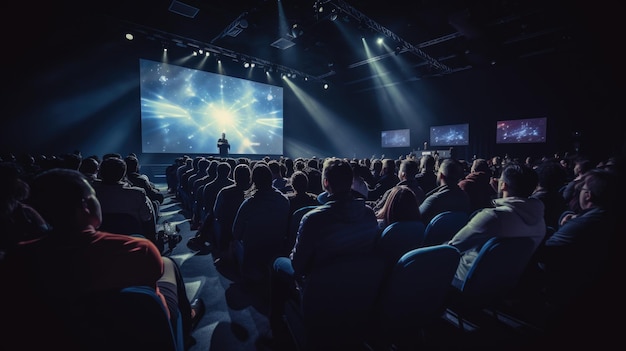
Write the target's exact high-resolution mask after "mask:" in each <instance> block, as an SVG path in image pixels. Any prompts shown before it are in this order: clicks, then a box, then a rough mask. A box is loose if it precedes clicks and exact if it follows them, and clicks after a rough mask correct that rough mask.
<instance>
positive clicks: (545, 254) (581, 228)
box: [537, 169, 621, 309]
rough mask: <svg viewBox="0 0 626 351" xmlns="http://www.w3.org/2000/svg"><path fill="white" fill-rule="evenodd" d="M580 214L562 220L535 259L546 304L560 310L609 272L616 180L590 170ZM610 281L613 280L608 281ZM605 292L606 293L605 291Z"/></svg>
mask: <svg viewBox="0 0 626 351" xmlns="http://www.w3.org/2000/svg"><path fill="white" fill-rule="evenodd" d="M581 184H582V187H581V189H580V193H579V195H578V202H579V206H580V208H581V212H580V213H578V214H569V215H567V216H565V218H564V223H563V224H562V225H561V226H560V227H559V228H558V229H557V230H556V232H555V233H554V234H552V235H551V236H550V237H549V238H548V239H547V240H546V242H545V243H544V245H542V246H541V247H540V248H539V250H538V252H537V257H538V261H539V264H540V267H541V268H542V269H543V272H544V273H545V281H546V284H547V286H546V293H547V299H548V302H549V303H550V304H551V305H552V306H553V307H555V308H558V309H560V308H562V307H565V306H567V305H569V304H570V303H572V302H574V301H575V300H576V298H579V297H580V296H584V294H585V293H587V292H590V291H592V290H591V289H592V288H594V287H596V283H597V282H599V281H600V278H601V277H602V274H603V273H604V272H607V271H609V269H610V268H612V267H611V266H610V265H611V264H615V263H611V261H610V259H611V258H614V257H615V256H612V254H614V253H615V252H617V251H614V250H619V249H616V247H621V246H619V245H615V244H616V241H615V240H617V236H618V235H620V234H621V233H618V230H617V229H616V228H618V221H617V220H618V218H617V214H616V207H615V199H616V192H617V191H618V187H619V185H618V181H617V178H616V176H615V175H614V174H613V173H611V172H608V171H605V170H601V169H593V170H590V171H588V172H586V173H585V175H584V176H582V178H581ZM608 279H609V280H613V279H614V277H613V276H610V277H608ZM607 290H608V289H607Z"/></svg>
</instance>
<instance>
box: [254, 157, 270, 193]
mask: <svg viewBox="0 0 626 351" xmlns="http://www.w3.org/2000/svg"><path fill="white" fill-rule="evenodd" d="M272 180H273V178H272V171H271V170H270V167H269V166H268V165H267V163H265V162H257V163H256V164H255V165H254V167H253V168H252V184H254V187H255V189H257V190H267V189H271V188H272Z"/></svg>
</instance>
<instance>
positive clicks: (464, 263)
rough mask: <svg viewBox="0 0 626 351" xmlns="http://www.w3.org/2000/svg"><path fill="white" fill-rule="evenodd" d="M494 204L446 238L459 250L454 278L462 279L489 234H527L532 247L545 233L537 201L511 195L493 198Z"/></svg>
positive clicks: (541, 211) (540, 208)
mask: <svg viewBox="0 0 626 351" xmlns="http://www.w3.org/2000/svg"><path fill="white" fill-rule="evenodd" d="M494 205H495V207H494V208H485V209H482V210H481V211H480V212H478V213H477V214H476V215H475V216H474V217H472V219H470V221H469V222H468V223H467V224H466V225H465V226H464V227H463V228H461V230H459V231H458V232H457V233H456V235H454V237H452V239H450V242H449V244H450V245H453V246H455V247H456V248H458V249H459V251H461V253H462V257H461V261H460V263H459V269H458V270H457V275H456V278H457V279H460V280H465V276H466V274H467V272H468V271H469V269H470V267H471V266H472V264H473V263H474V260H475V259H476V256H478V252H479V251H480V248H481V247H482V246H483V244H484V243H485V242H487V240H489V239H491V238H493V237H522V236H524V237H531V238H533V239H534V240H535V249H536V248H537V247H539V245H540V244H541V241H542V240H543V238H544V236H545V235H546V224H545V221H544V218H543V212H544V205H543V202H541V201H540V200H538V199H532V198H524V197H515V196H512V197H507V198H500V199H495V200H494Z"/></svg>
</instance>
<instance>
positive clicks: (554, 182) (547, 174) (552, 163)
mask: <svg viewBox="0 0 626 351" xmlns="http://www.w3.org/2000/svg"><path fill="white" fill-rule="evenodd" d="M536 172H537V176H538V177H539V179H538V185H539V186H540V187H541V188H543V189H546V190H558V189H559V188H561V187H562V186H563V185H565V182H566V180H567V173H566V170H565V169H564V168H563V166H561V165H560V163H559V162H557V161H556V160H547V161H543V162H541V163H540V164H539V166H538V167H537V170H536Z"/></svg>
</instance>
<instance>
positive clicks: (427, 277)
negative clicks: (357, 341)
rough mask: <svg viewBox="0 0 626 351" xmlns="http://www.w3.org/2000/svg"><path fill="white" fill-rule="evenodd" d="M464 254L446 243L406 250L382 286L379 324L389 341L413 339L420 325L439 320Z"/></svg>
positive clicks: (383, 334)
mask: <svg viewBox="0 0 626 351" xmlns="http://www.w3.org/2000/svg"><path fill="white" fill-rule="evenodd" d="M460 257H461V255H460V253H459V250H458V249H457V248H455V247H454V246H450V245H447V244H444V245H434V246H429V247H422V248H418V249H414V250H411V251H409V252H407V253H405V254H404V255H403V256H402V257H401V258H400V259H399V260H398V262H397V263H396V265H395V266H394V268H393V270H392V272H391V275H390V276H389V277H388V279H387V280H386V281H385V284H384V285H383V287H382V289H381V297H380V304H379V308H378V317H379V318H378V320H379V321H378V324H377V325H378V327H379V328H380V329H379V330H380V331H381V332H382V337H383V338H384V339H385V340H386V341H387V342H397V341H399V340H408V339H414V338H415V333H416V332H418V331H419V330H420V328H422V327H425V326H427V325H429V324H430V323H432V322H434V321H435V320H437V319H438V318H439V317H440V316H441V315H442V313H443V312H444V311H445V308H446V306H445V301H446V296H447V294H448V292H449V291H450V284H451V283H452V280H453V278H454V273H455V272H456V269H457V266H458V264H459V259H460Z"/></svg>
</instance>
